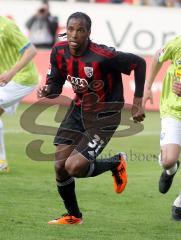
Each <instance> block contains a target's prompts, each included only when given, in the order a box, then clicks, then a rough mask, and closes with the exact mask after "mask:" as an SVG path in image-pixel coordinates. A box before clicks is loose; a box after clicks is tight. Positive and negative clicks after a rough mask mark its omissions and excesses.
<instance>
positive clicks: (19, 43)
mask: <svg viewBox="0 0 181 240" xmlns="http://www.w3.org/2000/svg"><path fill="white" fill-rule="evenodd" d="M35 54H36V49H35V47H34V46H33V45H32V44H31V43H30V42H29V41H28V39H27V38H26V37H25V36H24V35H23V34H22V32H21V31H20V30H19V28H18V27H17V25H16V24H15V23H14V21H12V20H10V19H8V18H6V17H2V16H0V59H1V64H0V172H3V171H7V169H8V164H7V161H6V154H5V146H4V138H3V122H2V120H1V115H2V114H3V113H4V112H7V113H14V112H15V110H16V107H17V105H18V103H19V101H20V100H21V99H22V98H23V97H25V96H26V95H28V94H29V93H31V92H32V91H33V90H34V89H35V86H36V84H37V82H38V74H37V71H36V69H35V66H34V64H33V63H32V62H31V60H32V58H33V57H34V56H35Z"/></svg>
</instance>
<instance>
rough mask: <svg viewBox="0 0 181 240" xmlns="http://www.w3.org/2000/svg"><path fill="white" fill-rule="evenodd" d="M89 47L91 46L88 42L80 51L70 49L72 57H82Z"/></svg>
mask: <svg viewBox="0 0 181 240" xmlns="http://www.w3.org/2000/svg"><path fill="white" fill-rule="evenodd" d="M88 45H89V41H86V42H85V44H84V45H83V46H81V48H80V49H70V53H71V55H72V56H74V57H80V56H82V55H83V54H84V52H85V51H86V49H87V47H88Z"/></svg>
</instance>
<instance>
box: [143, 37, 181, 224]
mask: <svg viewBox="0 0 181 240" xmlns="http://www.w3.org/2000/svg"><path fill="white" fill-rule="evenodd" d="M168 60H170V61H171V63H170V65H169V67H168V69H167V72H166V75H165V77H164V80H163V87H162V92H161V99H160V115H161V135H160V146H161V154H160V156H159V162H160V164H161V166H162V167H163V168H164V170H163V172H162V174H161V177H160V180H159V191H160V192H161V193H163V194H165V193H167V191H168V190H169V188H170V186H171V184H172V181H173V177H174V176H175V174H176V172H177V170H178V168H179V164H180V163H179V161H178V159H179V155H180V150H181V36H178V37H175V38H174V39H172V40H170V41H169V42H168V43H167V44H165V46H163V48H162V49H160V50H158V51H157V52H156V54H155V55H154V57H153V60H152V65H151V69H150V76H149V78H148V81H147V82H146V85H145V93H144V100H143V104H144V105H145V104H146V101H147V100H148V99H149V100H150V101H151V102H153V94H152V91H151V87H152V84H153V81H154V79H155V77H156V75H157V73H158V72H159V70H160V69H161V67H162V64H163V63H164V62H165V61H168ZM172 216H173V218H174V219H175V220H181V195H180V196H178V197H177V199H176V200H175V202H174V204H173V208H172Z"/></svg>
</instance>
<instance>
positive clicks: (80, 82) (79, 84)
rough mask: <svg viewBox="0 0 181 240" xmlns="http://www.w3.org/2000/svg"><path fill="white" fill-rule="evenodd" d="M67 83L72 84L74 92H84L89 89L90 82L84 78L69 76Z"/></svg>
mask: <svg viewBox="0 0 181 240" xmlns="http://www.w3.org/2000/svg"><path fill="white" fill-rule="evenodd" d="M67 81H69V82H70V83H71V85H72V88H73V90H74V92H83V91H85V90H86V89H87V88H88V82H87V80H86V79H84V78H79V77H73V76H70V75H67Z"/></svg>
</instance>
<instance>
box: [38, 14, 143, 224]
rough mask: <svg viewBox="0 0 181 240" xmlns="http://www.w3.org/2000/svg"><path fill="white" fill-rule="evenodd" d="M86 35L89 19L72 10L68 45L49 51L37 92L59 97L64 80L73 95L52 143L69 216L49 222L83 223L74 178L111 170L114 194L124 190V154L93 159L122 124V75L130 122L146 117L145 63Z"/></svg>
mask: <svg viewBox="0 0 181 240" xmlns="http://www.w3.org/2000/svg"><path fill="white" fill-rule="evenodd" d="M90 33H91V19H90V17H89V16H88V15H86V14H84V13H81V12H76V13H73V14H72V15H70V16H69V18H68V20H67V41H64V42H59V43H57V44H56V45H55V46H54V47H53V49H52V53H51V59H50V64H51V67H50V70H49V73H48V75H47V85H46V86H43V87H40V88H39V90H38V97H44V96H47V97H53V94H54V95H55V96H56V95H57V94H58V95H59V94H60V93H61V91H62V87H63V85H64V83H65V81H66V80H67V81H69V82H70V83H71V84H72V87H73V90H74V92H75V94H76V97H75V99H74V100H73V101H72V104H71V106H70V109H69V111H68V113H67V114H66V116H65V119H64V121H63V122H62V123H61V125H60V128H59V130H58V132H57V135H56V137H55V140H54V144H55V145H56V146H57V148H56V161H55V171H56V182H57V188H58V193H59V195H60V197H61V198H62V199H63V202H64V205H65V208H66V210H67V213H66V214H64V215H63V216H62V217H60V218H58V219H55V220H52V221H50V222H49V224H80V223H82V213H81V211H80V210H79V207H78V203H77V199H76V194H75V181H74V177H79V178H80V177H81V178H85V177H94V176H97V175H99V174H102V173H104V172H106V171H111V172H112V175H113V179H114V190H115V192H116V193H121V192H122V191H123V190H124V188H125V186H126V183H127V175H126V162H125V160H126V157H125V154H123V153H120V154H117V155H115V156H113V157H110V158H108V159H102V160H101V161H100V160H97V159H96V157H97V156H98V155H99V154H100V153H101V151H102V150H103V149H104V147H105V146H106V144H107V143H108V142H109V140H110V138H111V137H112V135H113V134H114V132H115V130H116V128H117V126H118V125H119V123H120V110H121V108H122V107H123V105H124V97H123V84H122V78H121V73H124V74H128V75H129V74H130V73H131V71H132V70H134V73H135V85H136V86H135V95H134V99H133V104H134V105H133V109H132V113H133V118H134V121H135V122H140V121H143V120H144V117H145V116H144V111H143V109H142V96H143V89H144V82H145V72H146V63H145V60H144V59H142V58H141V57H138V56H136V55H134V54H131V53H123V52H117V51H115V49H113V48H109V47H107V46H105V45H99V44H96V43H93V42H92V41H91V40H90V38H89V36H90ZM110 103H111V104H110ZM102 129H103V130H102Z"/></svg>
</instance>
